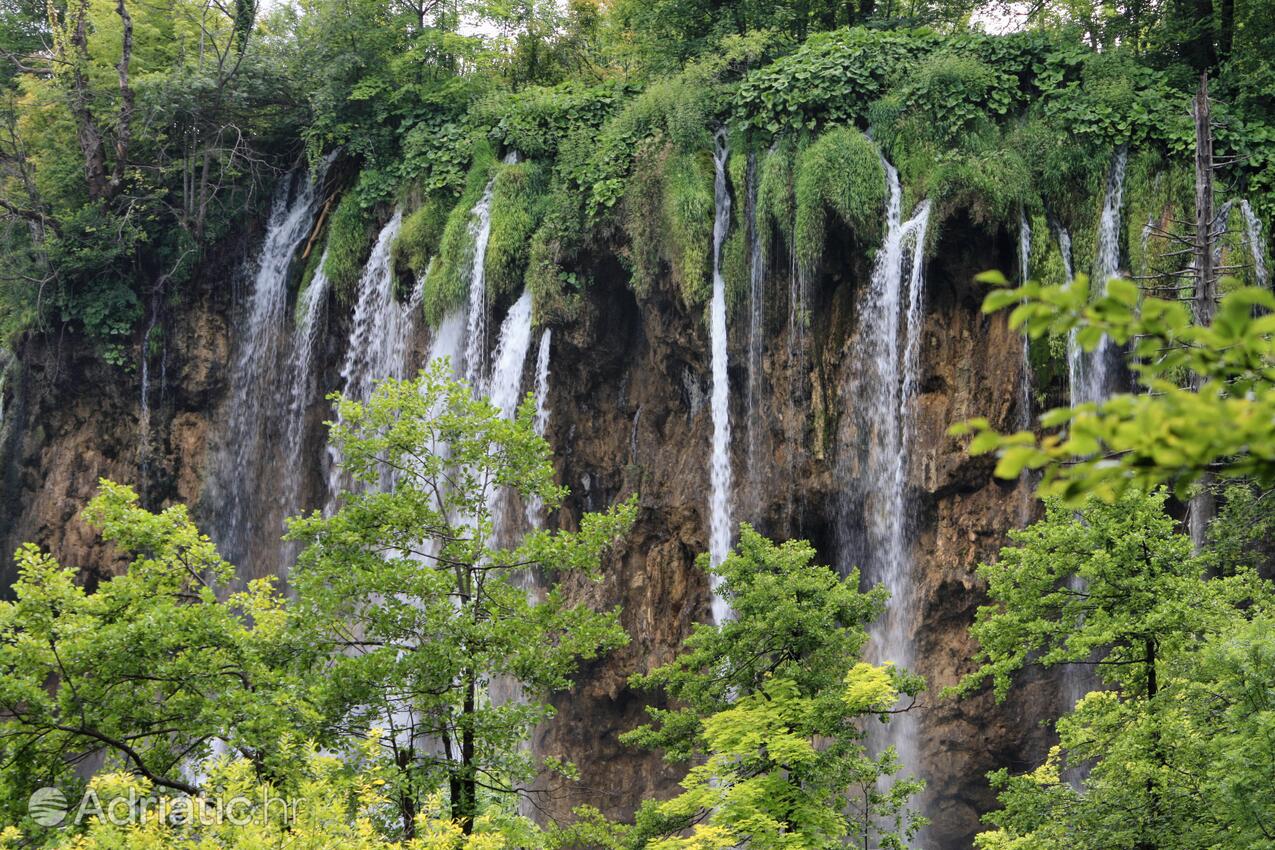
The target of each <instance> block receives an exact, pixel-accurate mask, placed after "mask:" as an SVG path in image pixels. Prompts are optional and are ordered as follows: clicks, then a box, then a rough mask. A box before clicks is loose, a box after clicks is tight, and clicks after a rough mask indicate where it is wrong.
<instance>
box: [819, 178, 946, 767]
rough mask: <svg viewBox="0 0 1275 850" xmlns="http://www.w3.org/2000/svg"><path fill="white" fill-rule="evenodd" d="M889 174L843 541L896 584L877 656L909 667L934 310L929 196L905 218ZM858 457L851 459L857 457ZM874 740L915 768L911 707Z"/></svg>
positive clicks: (872, 576) (874, 646)
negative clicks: (914, 456) (924, 380)
mask: <svg viewBox="0 0 1275 850" xmlns="http://www.w3.org/2000/svg"><path fill="white" fill-rule="evenodd" d="M884 165H885V170H886V179H887V183H888V189H889V193H888V201H887V205H886V226H885V238H884V241H883V243H882V245H881V247H880V248H879V249H878V251H877V256H876V262H875V264H874V266H873V270H872V280H871V285H870V286H869V288H868V290H867V292H866V293H865V294H864V296H863V299H864V300H863V302H862V306H861V309H860V310H859V315H860V316H862V319H861V325H860V331H859V339H858V341H857V345H856V351H855V353H854V359H855V372H854V374H853V377H852V382H851V387H850V397H849V398H848V399H847V402H846V403H847V407H848V408H851V409H854V410H856V416H857V419H856V421H857V423H858V425H857V429H858V436H857V437H856V438H855V439H854V441H853V443H852V444H851V445H848V446H847V447H846V454H847V455H848V454H849V453H850V452H851V451H855V450H858V451H859V452H860V453H861V457H860V460H859V461H858V465H857V466H856V467H855V468H854V469H847V468H844V467H843V471H842V475H843V477H844V478H847V479H850V478H852V477H855V469H857V470H858V474H857V486H858V488H859V492H858V493H857V497H858V498H857V499H847V501H846V503H845V504H844V505H843V508H842V510H843V511H847V512H851V511H853V510H855V508H852V507H851V505H854V506H856V508H857V506H858V505H861V506H862V513H861V514H858V515H854V516H851V515H848V514H847V515H843V516H842V518H841V523H840V525H841V527H842V530H843V533H844V534H846V535H847V537H849V536H850V535H853V534H854V532H853V531H852V529H854V528H857V527H858V526H859V525H861V526H862V539H861V540H858V541H857V544H858V545H853V544H852V542H851V541H850V540H849V539H846V540H844V541H843V544H844V545H843V551H844V552H845V555H846V561H845V563H844V567H845V568H846V569H847V570H848V569H849V568H850V567H851V566H855V565H857V564H855V562H854V560H853V559H854V558H856V557H861V558H862V559H863V560H864V563H863V564H862V566H863V567H864V568H865V573H866V577H867V579H868V581H869V582H871V583H881V584H883V585H885V587H886V588H887V589H888V590H889V591H890V597H891V598H890V604H889V606H888V607H887V608H886V612H885V614H884V615H883V617H882V618H881V620H880V621H878V622H877V623H876V625H875V626H874V628H873V630H872V642H871V652H872V654H873V655H874V656H875V658H874V660H875V661H876V662H877V663H885V662H893V663H894V664H897V665H899V666H900V667H908V666H910V665H911V664H912V662H913V660H914V659H913V652H912V633H913V631H914V629H915V626H916V610H915V608H916V604H915V599H914V595H913V593H912V587H913V584H914V576H913V564H912V556H911V552H910V548H911V547H910V541H909V540H908V533H909V526H910V523H909V505H908V499H907V471H908V456H909V449H910V445H911V442H912V436H913V425H912V419H913V417H912V411H911V407H912V402H913V400H914V399H915V396H916V393H917V388H918V386H919V377H920V342H921V331H922V325H923V319H924V309H925V292H924V289H925V286H924V284H925V278H924V245H925V239H926V232H927V229H928V227H929V217H930V204H929V202H928V201H923V202H922V203H921V204H919V205H918V206H917V208H916V211H915V212H914V214H913V216H912V218H911V219H909V220H908V221H906V222H904V221H902V195H903V193H902V187H901V186H900V183H899V176H898V172H897V171H896V170H895V169H894V167H893V166H892V165H890V164H889V163H888V162H886V163H884ZM851 462H852V461H851V459H850V458H849V457H845V458H844V459H843V463H845V464H848V463H851ZM871 734H872V737H873V739H874V741H873V743H874V745H875V746H876V747H877V748H880V749H883V748H884V747H886V746H890V745H893V746H894V747H895V749H896V751H897V752H898V754H899V758H900V760H901V761H902V763H903V765H904V767H905V768H906V769H907V770H908V771H909V772H912V773H915V772H916V766H917V755H918V747H917V742H916V736H917V728H916V722H915V718H914V716H913V715H911V714H900V715H898V716H897V717H896V718H895V720H894V721H893V722H891V723H890V724H889V725H888V726H886V727H884V728H883V729H882V728H876V727H874V728H873V729H872V730H871Z"/></svg>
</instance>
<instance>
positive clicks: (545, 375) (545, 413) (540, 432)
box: [526, 328, 553, 528]
mask: <svg viewBox="0 0 1275 850" xmlns="http://www.w3.org/2000/svg"><path fill="white" fill-rule="evenodd" d="M552 339H553V331H552V330H551V329H550V328H545V329H544V330H543V331H541V332H540V347H539V349H538V350H537V351H536V397H535V398H536V418H535V422H534V428H535V431H536V436H537V437H543V436H544V435H545V433H546V432H547V431H548V430H549V347H550V345H551V342H552ZM543 511H544V501H543V500H542V499H541V498H540V497H539V496H532V497H531V498H530V499H528V500H527V508H526V512H527V525H528V526H530V527H531V528H540V527H541V525H542V524H543V523H544V517H543V516H542V514H543Z"/></svg>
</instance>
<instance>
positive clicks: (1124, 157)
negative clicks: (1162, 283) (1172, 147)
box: [1067, 145, 1129, 402]
mask: <svg viewBox="0 0 1275 850" xmlns="http://www.w3.org/2000/svg"><path fill="white" fill-rule="evenodd" d="M1128 161H1129V151H1128V149H1127V148H1125V147H1124V146H1123V145H1121V146H1120V147H1119V148H1116V152H1115V155H1114V156H1113V157H1112V160H1111V170H1110V172H1109V173H1108V175H1107V190H1106V194H1105V196H1104V197H1103V202H1102V214H1101V216H1100V217H1099V219H1098V253H1097V256H1096V257H1095V260H1094V272H1093V284H1092V290H1093V293H1094V294H1095V295H1102V294H1103V293H1105V292H1106V291H1107V281H1108V280H1110V279H1111V278H1113V277H1115V276H1116V275H1117V274H1119V272H1120V210H1121V207H1122V205H1123V203H1124V178H1125V168H1126V166H1127V165H1128ZM1067 346H1068V362H1069V363H1070V361H1071V353H1070V352H1071V351H1072V350H1073V349H1079V344H1078V343H1077V341H1076V335H1075V333H1074V332H1073V333H1072V335H1071V338H1070V339H1069V340H1068V341H1067ZM1115 356H1116V352H1115V349H1114V347H1113V346H1112V345H1111V340H1110V339H1108V338H1107V337H1106V336H1103V338H1102V339H1101V340H1100V341H1099V342H1098V346H1097V348H1095V349H1094V350H1093V351H1091V352H1088V353H1086V352H1083V351H1079V350H1077V351H1076V359H1077V362H1078V364H1079V367H1080V368H1079V378H1080V381H1079V383H1078V385H1079V386H1080V388H1081V392H1080V394H1079V395H1080V397H1079V399H1077V398H1076V396H1077V393H1076V389H1075V387H1076V386H1077V385H1073V387H1072V398H1073V402H1075V401H1077V400H1078V401H1094V402H1100V401H1104V400H1105V399H1106V398H1107V396H1108V395H1110V394H1111V381H1112V374H1111V371H1112V369H1111V367H1112V361H1113V360H1114V359H1115Z"/></svg>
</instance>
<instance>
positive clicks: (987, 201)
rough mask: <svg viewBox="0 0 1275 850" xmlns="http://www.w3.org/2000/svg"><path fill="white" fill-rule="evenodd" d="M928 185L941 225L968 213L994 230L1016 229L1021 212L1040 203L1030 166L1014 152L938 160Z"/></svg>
mask: <svg viewBox="0 0 1275 850" xmlns="http://www.w3.org/2000/svg"><path fill="white" fill-rule="evenodd" d="M926 182H927V184H928V186H927V188H928V192H927V195H928V196H929V197H930V198H932V199H933V200H934V201H935V202H936V203H937V204H938V205H939V215H938V220H939V221H940V222H941V221H943V220H945V219H946V218H948V217H949V216H950V215H951V214H952V213H954V212H956V211H957V210H965V211H966V212H968V213H969V217H970V220H971V221H973V222H974V223H975V224H978V225H981V226H983V227H984V228H985V229H987V230H989V231H991V230H994V229H995V228H996V227H997V226H998V225H1007V226H1016V224H1017V221H1018V214H1019V210H1021V209H1023V208H1024V207H1027V208H1033V207H1035V206H1037V205H1038V204H1039V201H1038V199H1037V197H1036V195H1035V193H1034V191H1033V188H1032V181H1031V173H1030V171H1029V170H1028V168H1027V163H1026V162H1025V161H1024V160H1023V158H1022V157H1021V156H1020V155H1019V154H1018V153H1016V152H1015V151H1008V150H1001V149H997V148H992V149H990V150H986V151H982V152H966V151H954V152H952V153H950V154H947V155H944V156H940V157H939V158H937V160H936V162H935V168H934V171H933V173H932V174H931V176H930V178H929V179H928V180H927V181H926Z"/></svg>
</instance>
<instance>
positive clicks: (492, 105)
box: [473, 80, 636, 159]
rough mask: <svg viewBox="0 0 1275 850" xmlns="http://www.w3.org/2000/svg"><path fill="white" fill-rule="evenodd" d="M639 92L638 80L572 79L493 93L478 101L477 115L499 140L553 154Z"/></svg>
mask: <svg viewBox="0 0 1275 850" xmlns="http://www.w3.org/2000/svg"><path fill="white" fill-rule="evenodd" d="M635 92H636V90H635V88H634V87H633V86H632V84H630V83H625V82H622V81H619V80H608V81H605V82H602V83H599V84H597V85H584V84H583V83H581V82H580V81H576V80H572V81H569V82H566V83H563V84H561V85H558V86H553V87H544V86H536V87H533V88H528V89H524V90H522V91H519V92H498V93H493V94H492V95H490V96H489V97H488V98H487V99H485V100H483V101H481V102H479V103H478V104H476V105H475V107H474V110H473V118H474V120H475V121H476V122H477V123H478V124H480V125H484V124H486V125H490V126H491V130H490V136H491V138H492V140H493V141H495V142H497V143H498V144H500V145H502V146H504V147H506V148H510V149H512V150H516V151H518V152H519V153H520V154H522V155H523V156H526V157H529V158H532V159H541V158H546V159H547V158H552V157H554V156H555V155H556V154H557V152H558V146H559V145H560V144H561V142H562V140H563V139H565V138H566V137H567V136H569V135H570V134H571V133H573V132H578V131H580V130H581V129H582V128H588V129H589V130H592V131H595V132H596V131H597V130H598V129H600V128H601V127H602V125H603V124H604V123H606V121H607V119H609V118H610V117H611V116H612V115H613V114H614V113H615V111H616V110H617V109H618V108H619V107H620V106H621V105H622V104H623V103H624V101H625V99H627V98H628V97H629V96H631V95H633V94H634V93H635Z"/></svg>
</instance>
